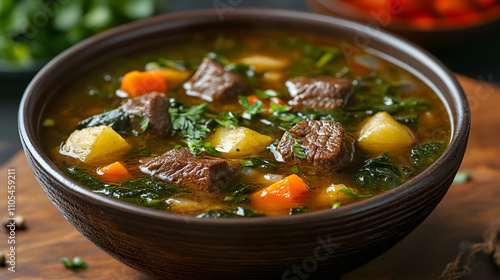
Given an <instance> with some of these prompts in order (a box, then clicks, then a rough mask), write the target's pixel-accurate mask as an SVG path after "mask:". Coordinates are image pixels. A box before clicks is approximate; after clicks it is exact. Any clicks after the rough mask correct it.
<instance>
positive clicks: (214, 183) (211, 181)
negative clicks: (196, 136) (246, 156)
mask: <svg viewBox="0 0 500 280" xmlns="http://www.w3.org/2000/svg"><path fill="white" fill-rule="evenodd" d="M140 169H141V171H142V172H144V173H147V174H150V175H152V176H154V177H156V178H158V179H160V180H163V181H166V182H168V183H172V184H176V185H179V186H183V187H194V188H198V189H200V190H217V189H221V188H224V187H225V186H226V185H227V184H228V183H229V182H230V181H231V179H232V178H233V177H234V176H235V175H236V171H235V170H233V169H231V167H230V166H229V164H228V163H227V161H226V160H224V159H221V158H216V157H209V156H196V155H193V154H192V153H191V151H189V150H188V149H173V150H170V151H168V152H166V153H164V154H163V155H161V156H160V157H156V158H153V159H152V160H151V161H148V162H146V163H144V164H142V165H141V166H140Z"/></svg>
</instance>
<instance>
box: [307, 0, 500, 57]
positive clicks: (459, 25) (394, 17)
mask: <svg viewBox="0 0 500 280" xmlns="http://www.w3.org/2000/svg"><path fill="white" fill-rule="evenodd" d="M308 3H309V6H310V7H311V9H312V10H314V11H316V12H319V13H323V14H332V15H336V16H340V17H343V18H347V19H351V20H355V21H358V22H361V23H365V24H367V25H369V26H371V27H375V28H383V29H386V30H389V31H391V32H394V33H396V34H398V35H401V36H403V37H405V38H407V39H409V40H411V41H413V42H415V43H417V44H420V45H422V46H423V47H427V48H434V49H441V48H445V47H449V46H453V44H457V43H473V42H474V41H475V40H480V39H481V38H485V37H487V36H492V35H493V34H494V33H495V32H496V31H498V30H500V5H499V4H500V3H499V1H498V0H309V1H308Z"/></svg>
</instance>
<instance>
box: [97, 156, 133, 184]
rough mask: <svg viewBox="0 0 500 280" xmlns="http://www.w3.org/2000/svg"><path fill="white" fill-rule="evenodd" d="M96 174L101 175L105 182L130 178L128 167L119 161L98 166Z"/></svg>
mask: <svg viewBox="0 0 500 280" xmlns="http://www.w3.org/2000/svg"><path fill="white" fill-rule="evenodd" d="M97 175H99V176H101V178H102V179H103V180H104V181H107V182H120V181H123V180H128V179H131V176H130V173H129V172H128V169H127V168H126V167H125V166H123V164H121V163H120V162H119V161H116V162H113V163H112V164H109V165H106V166H103V167H100V168H98V169H97Z"/></svg>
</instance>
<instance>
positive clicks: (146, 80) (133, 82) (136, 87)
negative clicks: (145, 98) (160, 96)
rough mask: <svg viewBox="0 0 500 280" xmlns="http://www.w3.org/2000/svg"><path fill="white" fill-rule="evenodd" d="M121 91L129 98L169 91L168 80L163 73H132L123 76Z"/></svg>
mask: <svg viewBox="0 0 500 280" xmlns="http://www.w3.org/2000/svg"><path fill="white" fill-rule="evenodd" d="M120 89H121V90H122V91H124V92H126V93H127V94H128V96H129V97H132V98H134V97H137V96H141V95H144V94H146V93H150V92H153V91H156V92H165V91H167V80H166V79H165V73H164V72H163V71H145V72H139V71H135V70H134V71H131V72H128V73H127V74H125V76H123V80H122V84H121V87H120Z"/></svg>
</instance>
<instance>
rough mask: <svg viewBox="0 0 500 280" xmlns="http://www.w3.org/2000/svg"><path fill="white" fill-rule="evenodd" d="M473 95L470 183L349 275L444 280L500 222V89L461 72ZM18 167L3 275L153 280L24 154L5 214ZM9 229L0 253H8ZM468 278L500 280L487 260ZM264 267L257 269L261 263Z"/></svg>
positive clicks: (1, 237)
mask: <svg viewBox="0 0 500 280" xmlns="http://www.w3.org/2000/svg"><path fill="white" fill-rule="evenodd" d="M458 78H459V80H460V82H461V84H462V86H463V87H464V89H465V91H466V93H467V96H468V98H469V102H470V106H471V112H472V128H471V134H470V138H469V144H468V147H467V152H466V154H465V158H464V161H463V163H462V166H461V170H469V171H470V180H469V181H468V182H467V183H465V184H460V185H453V186H452V187H451V188H450V190H449V192H448V193H447V195H446V196H445V198H444V199H443V201H442V202H441V203H440V204H439V205H438V207H437V208H436V210H435V211H434V212H433V213H432V214H431V215H430V216H429V217H428V218H427V220H426V221H425V222H424V223H423V224H422V225H420V226H419V227H418V228H417V229H416V230H415V231H414V232H412V233H411V234H410V235H409V236H408V237H407V238H405V239H404V240H403V241H402V242H400V243H399V244H398V245H396V246H395V247H394V248H392V249H391V250H389V251H388V252H386V253H385V254H383V255H381V256H380V257H378V258H377V259H375V260H374V261H372V262H370V263H368V264H366V265H364V266H363V267H360V268H358V269H356V270H355V271H352V272H350V273H348V274H346V275H344V276H343V277H342V278H341V280H351V279H405V280H411V279H437V278H438V276H439V275H440V274H441V272H442V271H443V269H444V268H445V266H446V264H447V263H449V262H451V261H453V260H454V259H455V257H456V255H457V253H458V245H459V244H460V242H461V241H463V240H468V241H471V242H480V241H481V240H482V235H483V232H484V230H485V229H486V228H487V226H488V225H489V224H491V223H492V222H495V221H499V220H500V109H499V106H500V88H497V87H495V86H493V85H492V84H489V83H486V82H485V81H478V80H473V79H469V78H465V77H458ZM8 169H15V170H16V186H17V188H16V212H17V214H19V215H23V216H24V217H25V219H26V229H25V230H22V231H21V230H19V231H17V232H16V235H15V240H16V244H15V246H16V251H15V254H16V264H15V270H16V272H15V273H13V272H10V271H9V270H7V267H0V279H26V280H38V279H65V280H71V279H106V280H111V279H116V280H119V279H122V280H137V279H142V280H146V279H149V278H147V277H145V276H142V275H141V274H140V273H138V272H135V271H134V270H132V269H130V268H128V267H127V266H125V265H123V264H121V263H119V262H118V261H116V260H114V259H112V258H111V257H109V256H108V255H106V254H105V253H103V252H102V251H100V250H99V249H98V248H97V247H95V246H94V245H93V244H92V243H91V242H90V241H88V240H87V239H86V238H85V237H83V236H82V235H81V234H80V233H79V232H78V231H76V230H75V229H74V228H73V227H72V226H71V225H70V224H69V223H68V222H67V221H65V220H64V218H63V217H62V215H61V214H60V213H59V212H58V211H57V209H56V208H55V207H54V206H53V205H52V203H51V202H50V201H49V199H48V198H47V197H46V196H45V194H44V192H43V191H42V189H41V188H40V186H39V185H38V183H37V181H36V179H35V177H34V175H33V173H32V172H31V169H30V168H29V166H28V164H27V162H26V158H25V157H24V154H23V153H22V152H19V153H18V154H17V155H16V156H15V157H13V158H12V159H11V160H10V161H9V162H8V163H7V164H5V165H4V166H3V167H2V168H1V169H0V182H1V184H2V187H1V188H0V216H7V195H8V194H7V188H6V185H7V170H8ZM8 234H9V232H8V231H6V230H0V250H2V251H4V252H5V253H8V248H9V246H10V245H9V244H8V243H7V241H8V239H7V238H8V236H9V235H8ZM74 256H80V257H82V258H83V260H84V261H86V262H87V263H88V265H89V267H88V268H87V269H84V270H81V271H78V272H74V271H72V270H69V269H66V268H65V267H64V266H63V264H62V263H60V262H59V259H60V258H62V257H68V258H73V257H74ZM479 261H480V263H479V265H478V266H477V267H476V269H475V270H474V272H473V274H472V275H471V276H469V277H467V278H464V279H481V280H483V279H485V280H489V279H500V268H498V267H495V266H494V265H493V263H492V262H491V261H489V260H488V259H486V258H482V259H479ZM256 269H258V268H256Z"/></svg>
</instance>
